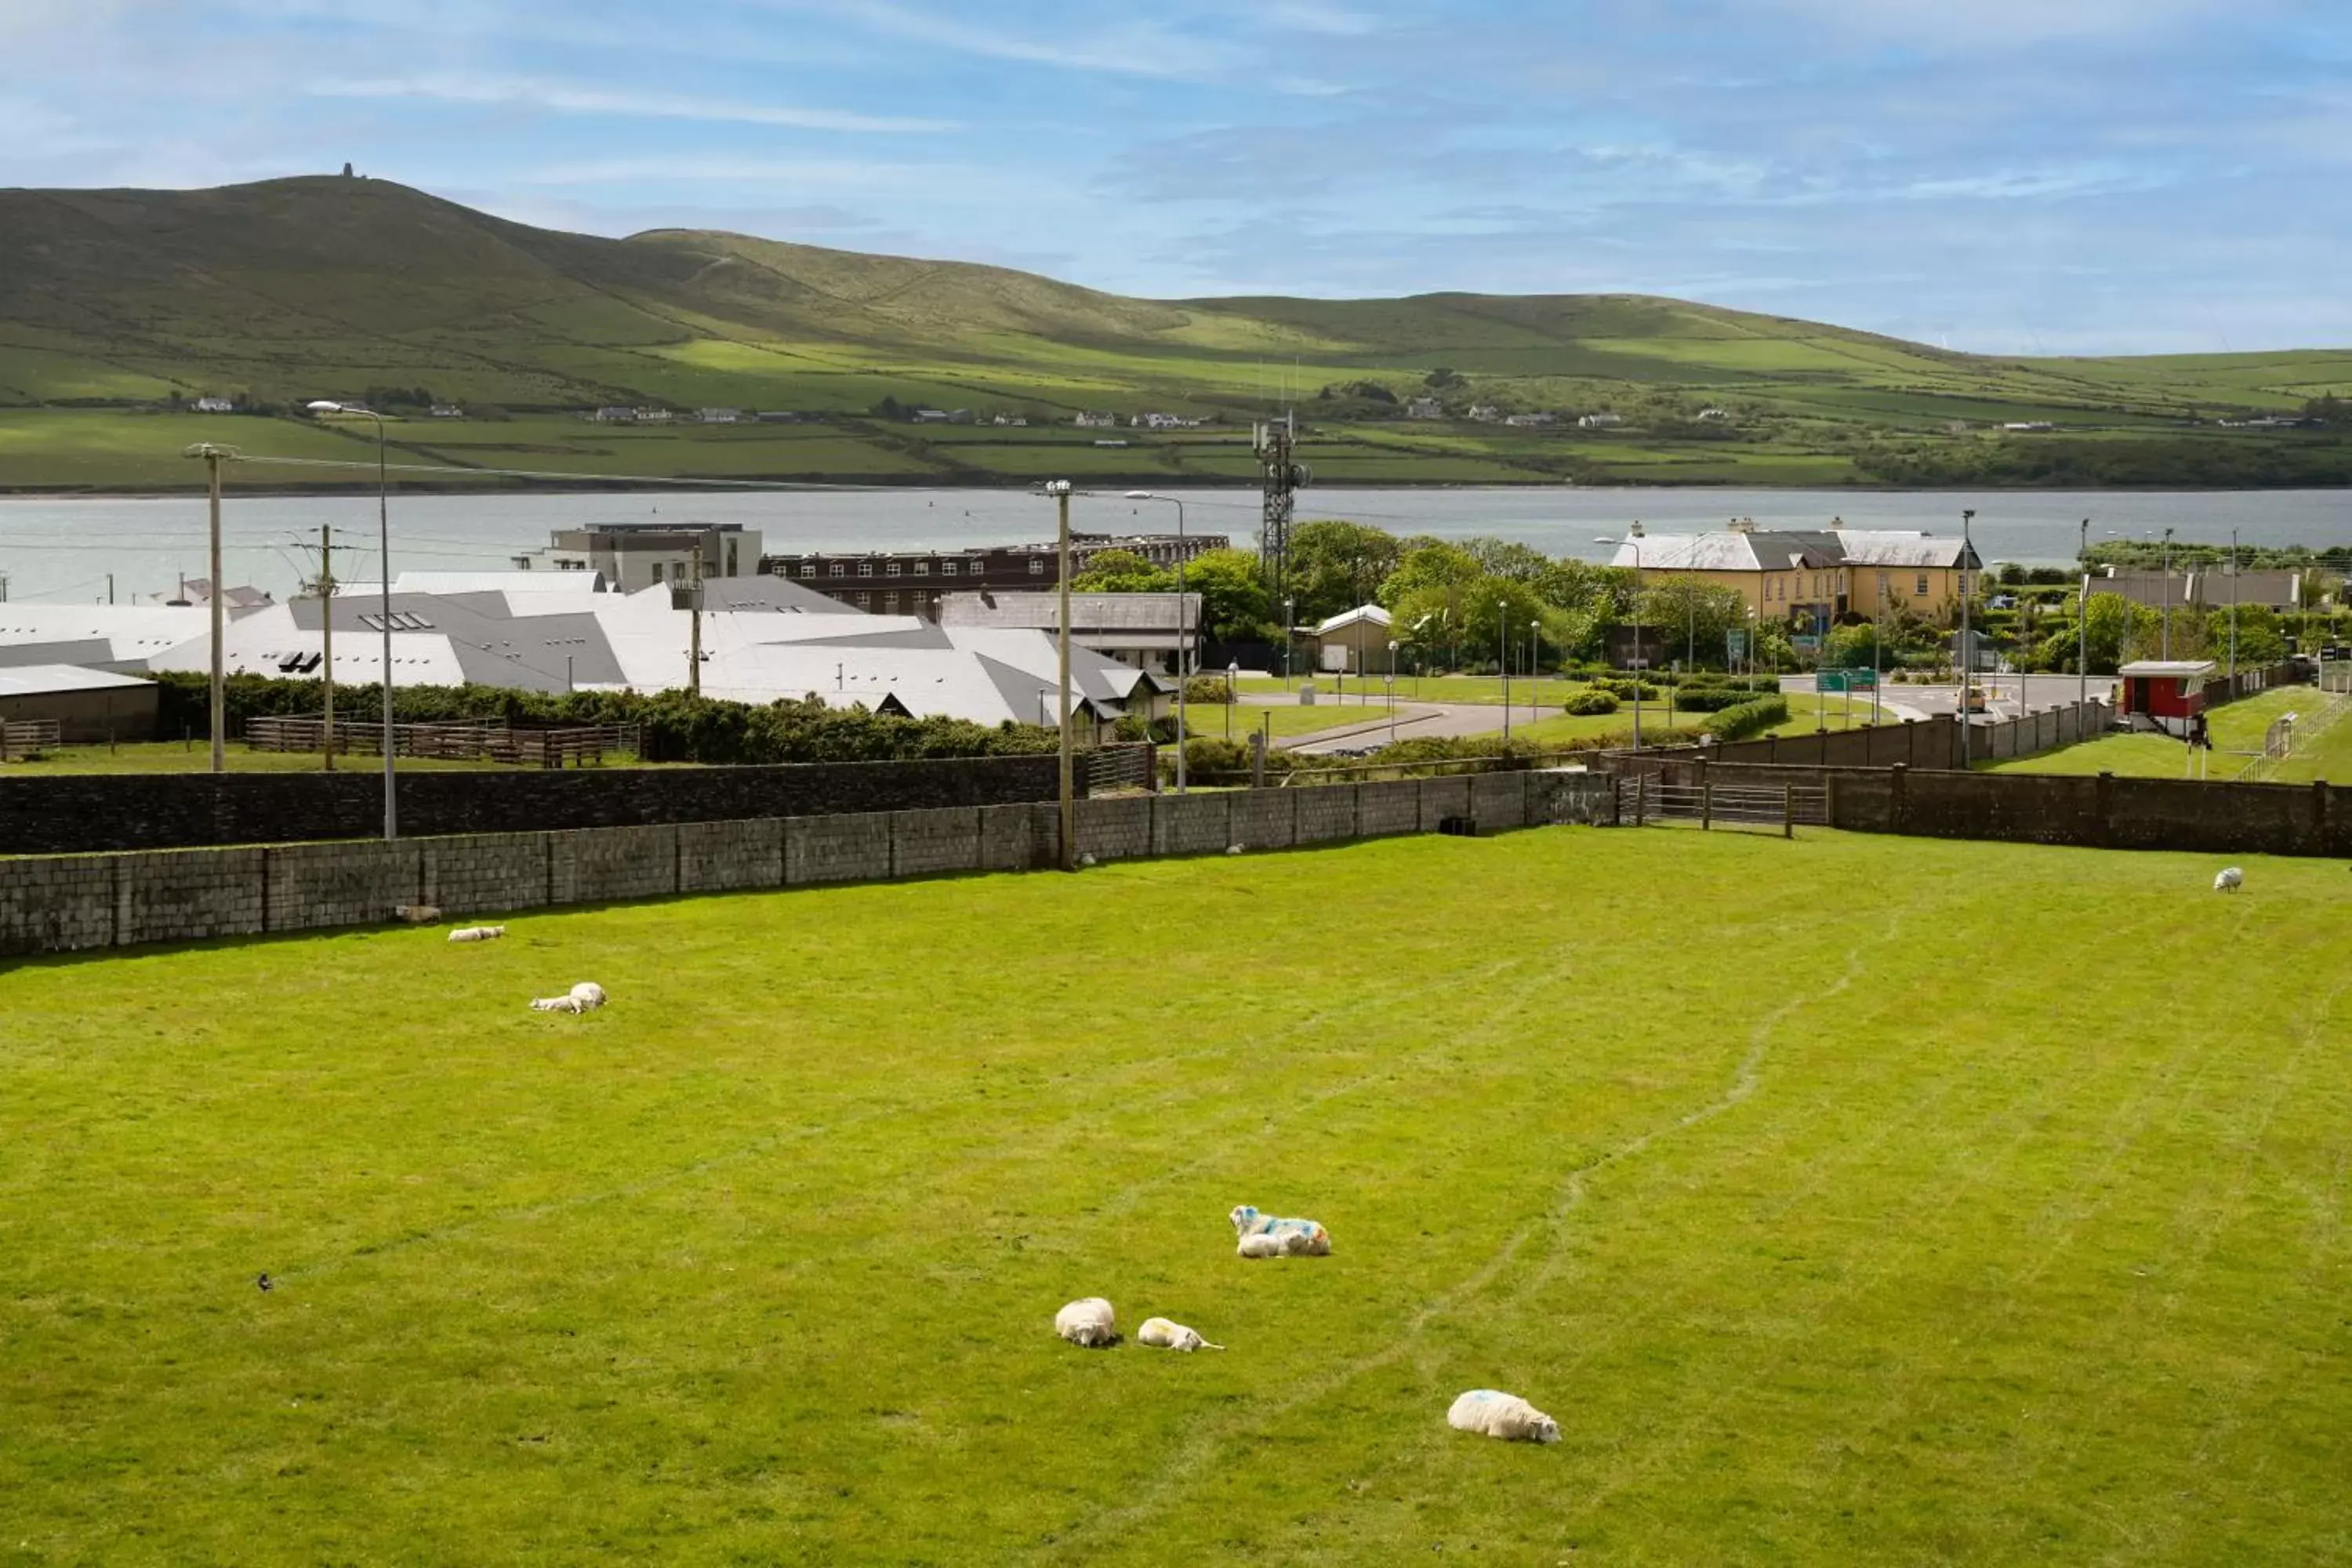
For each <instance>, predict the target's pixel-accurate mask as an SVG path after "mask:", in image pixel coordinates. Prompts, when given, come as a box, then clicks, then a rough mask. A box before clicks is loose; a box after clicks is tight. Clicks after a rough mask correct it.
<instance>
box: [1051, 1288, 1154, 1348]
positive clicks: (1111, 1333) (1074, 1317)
mask: <svg viewBox="0 0 2352 1568" xmlns="http://www.w3.org/2000/svg"><path fill="white" fill-rule="evenodd" d="M1153 1321H1158V1320H1157V1319H1155V1320H1153ZM1054 1331H1055V1333H1057V1334H1059V1335H1061V1336H1062V1337H1063V1338H1064V1339H1066V1340H1067V1341H1069V1342H1071V1343H1072V1344H1074V1345H1079V1346H1082V1347H1084V1348H1085V1349H1087V1350H1101V1349H1103V1348H1105V1347H1107V1346H1109V1345H1115V1344H1117V1343H1118V1319H1117V1318H1116V1317H1114V1316H1113V1315H1112V1313H1111V1309H1110V1303H1109V1302H1108V1301H1106V1300H1103V1299H1102V1298H1101V1297H1100V1296H1089V1297H1087V1299H1086V1300H1083V1301H1073V1302H1071V1303H1070V1304H1069V1305H1068V1306H1066V1307H1065V1308H1063V1309H1062V1310H1060V1311H1058V1312H1056V1313H1055V1314H1054Z"/></svg>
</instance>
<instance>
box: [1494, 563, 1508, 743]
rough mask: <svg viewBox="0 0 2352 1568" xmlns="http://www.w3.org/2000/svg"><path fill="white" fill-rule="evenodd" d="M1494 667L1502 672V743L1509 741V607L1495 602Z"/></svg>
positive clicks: (1503, 603) (1501, 602)
mask: <svg viewBox="0 0 2352 1568" xmlns="http://www.w3.org/2000/svg"><path fill="white" fill-rule="evenodd" d="M1495 665H1496V668H1498V669H1500V670H1501V671H1502V672H1503V743H1504V744H1505V745H1508V744H1509V743H1510V740H1511V606H1510V605H1508V604H1507V603H1506V602H1504V601H1503V600H1501V599H1497V600H1496V601H1495Z"/></svg>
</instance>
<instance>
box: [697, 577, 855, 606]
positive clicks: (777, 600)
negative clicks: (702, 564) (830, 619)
mask: <svg viewBox="0 0 2352 1568" xmlns="http://www.w3.org/2000/svg"><path fill="white" fill-rule="evenodd" d="M702 607H703V608H704V609H706V610H774V611H776V612H778V613H780V614H784V615H803V616H862V615H864V614H865V613H866V612H865V611H863V610H861V609H859V608H857V607H856V605H845V604H843V603H842V602H841V601H840V600H838V599H828V598H826V597H825V596H824V595H823V594H820V593H818V592H817V591H816V590H815V589H814V588H803V587H802V586H801V585H800V584H798V583H794V582H792V581H790V580H789V579H786V578H782V577H778V576H773V575H772V574H767V573H761V574H759V575H757V576H752V577H706V578H704V579H703V580H702Z"/></svg>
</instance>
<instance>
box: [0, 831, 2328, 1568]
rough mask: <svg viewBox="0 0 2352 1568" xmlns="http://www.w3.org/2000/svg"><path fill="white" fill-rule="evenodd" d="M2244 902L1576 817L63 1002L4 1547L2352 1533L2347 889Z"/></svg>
mask: <svg viewBox="0 0 2352 1568" xmlns="http://www.w3.org/2000/svg"><path fill="white" fill-rule="evenodd" d="M2244 864H2245V866H2246V868H2247V872H2248V875H2247V886H2246V889H2245V891H2244V892H2243V893H2242V894H2241V895H2238V896H2236V897H2221V896H2217V895H2215V894H2214V893H2212V892H2211V891H2210V890H2209V884H2210V879H2211V875H2212V872H2213V870H2214V868H2215V865H2214V863H2213V862H2210V861H2209V860H2206V859H2203V858H2189V857H2177V856H2167V855H2126V854H2103V853H2099V852H2094V851H2076V850H2064V849H2050V848H2037V847H2022V846H1998V845H1981V844H1953V843H1942V842H1936V841H1927V840H1917V839H1899V838H1892V837H1887V838H1873V837H1848V836H1842V835H1835V834H1830V833H1826V832H1821V833H1807V834H1804V835H1801V837H1798V838H1797V839H1796V840H1794V841H1793V842H1784V841H1781V840H1780V839H1778V838H1769V837H1743V836H1740V835H1738V834H1735V833H1713V834H1701V833H1698V832H1696V831H1695V830H1689V829H1681V828H1651V829H1645V830H1633V829H1626V830H1618V831H1601V830H1592V829H1573V828H1554V829H1541V830H1537V831H1531V832H1526V833H1520V834H1515V835H1511V836H1507V837H1499V838H1492V839H1455V838H1438V837H1428V838H1415V839H1403V840H1391V841H1388V842H1383V843H1378V844H1370V845H1361V846H1353V847H1337V848H1331V849H1327V850H1320V851H1312V852H1299V853H1287V854H1276V855H1266V856H1246V857H1242V858H1225V857H1216V858H1209V859H1203V860H1192V861H1160V862H1142V863H1129V864H1120V865H1113V866H1108V867H1104V868H1099V869H1096V870H1092V871H1089V872H1087V873H1083V874H1081V875H1079V876H1077V877H1076V878H1066V877H1058V876H1053V875H1045V874H1039V875H1031V876H1020V877H996V878H972V879H956V880H948V881H933V882H921V883H902V884H889V885H875V886H860V887H845V888H836V889H816V890H802V891H792V892H786V893H781V894H772V895H747V896H742V897H736V898H720V899H705V900H690V901H676V902H667V903H658V904H646V905H637V906H628V907H614V908H608V909H603V910H581V911H573V912H562V913H558V912H548V913H542V914H536V915H527V916H519V917H517V918H516V919H515V921H514V922H513V925H512V929H511V933H510V934H509V937H508V938H507V939H506V940H505V941H504V942H490V943H485V944H480V945H478V946H470V947H468V946H458V947H453V946H451V945H449V944H448V943H446V942H444V941H443V940H442V938H441V933H440V932H438V931H430V930H425V931H412V930H405V929H402V930H386V931H363V932H352V933H348V934H340V935H332V936H325V937H314V938H309V939H302V940H284V941H261V942H236V943H223V944H217V945H210V946H199V947H191V948H183V949H159V950H152V951H145V952H130V953H123V954H117V955H113V956H110V957H103V958H84V959H77V960H70V961H68V960H58V961H42V962H33V963H22V964H18V965H16V966H15V967H13V968H11V969H8V970H6V971H5V972H0V1341H5V1355H0V1500H5V1505H0V1517H5V1531H0V1562H6V1563H96V1562H106V1563H178V1562H191V1561H204V1562H225V1561H236V1562H240V1563H320V1562H339V1563H340V1562H351V1563H391V1562H400V1563H524V1562H530V1563H540V1562H544V1563H567V1562H580V1561H586V1560H590V1559H594V1560H599V1561H625V1562H644V1563H734V1562H812V1563H815V1562H824V1563H854V1562H867V1561H889V1562H893V1563H992V1562H1039V1563H1139V1564H1141V1563H1206V1562H1217V1561H1242V1560H1246V1561H1257V1562H1266V1563H1402V1562H1408V1561H1411V1562H1430V1561H1433V1560H1443V1561H1447V1562H1459V1561H1462V1560H1463V1558H1464V1555H1465V1554H1467V1553H1470V1552H1473V1551H1474V1550H1475V1551H1476V1552H1478V1555H1477V1556H1475V1557H1474V1558H1471V1559H1470V1560H1472V1561H1479V1562H1489V1563H1558V1562H1561V1561H1571V1562H1576V1563H1714V1562H1731V1561H1780V1562H1881V1563H1885V1562H1903V1563H1962V1562H1965V1563H1999V1562H2011V1563H2025V1562H2051V1561H2067V1562H2116V1563H2217V1562H2227V1563H2322V1562H2344V1561H2347V1560H2352V1503H2347V1500H2346V1496H2345V1490H2344V1486H2343V1479H2344V1468H2343V1449H2342V1436H2343V1433H2344V1431H2345V1429H2346V1426H2347V1420H2352V1378H2347V1375H2346V1372H2347V1365H2346V1357H2347V1352H2352V1310H2347V1306H2346V1302H2347V1300H2352V1247H2347V1239H2352V1237H2347V1221H2346V1211H2347V1196H2352V1193H2348V1192H2347V1188H2352V1059H2347V1056H2346V1054H2345V1052H2344V1051H2343V1049H2342V1041H2343V1039H2344V1038H2345V1031H2346V1026H2347V1023H2352V1003H2347V997H2346V991H2347V970H2346V968H2345V965H2344V963H2343V961H2342V954H2341V951H2340V940H2341V939H2340V932H2341V930H2342V919H2341V910H2342V903H2343V900H2344V897H2345V888H2344V882H2345V877H2344V869H2343V868H2342V866H2340V865H2337V864H2332V863H2325V862H2317V861H2312V862H2287V861H2266V860H2248V861H2246V862H2244ZM1498 917H1499V918H1498ZM1956 955H1965V962H1955V959H1956ZM587 978H593V979H596V980H599V981H601V982H602V983H603V984H604V985H605V986H606V987H607V988H608V989H609V990H610V991H611V993H612V994H613V998H614V1002H613V1005H611V1006H610V1007H608V1008H607V1009H605V1010H604V1012H602V1013H600V1014H594V1015H590V1016H585V1017H579V1018H574V1017H569V1016H547V1015H539V1014H532V1013H530V1012H527V1011H525V1010H524V1008H523V1005H522V1004H523V1002H524V1000H525V999H526V998H528V997H530V996H533V995H541V994H549V993H551V992H552V991H555V990H559V989H562V988H563V987H565V986H568V985H570V984H572V982H574V981H576V980H581V979H587ZM1244 1202H1247V1203H1255V1204H1257V1205H1260V1206H1262V1207H1265V1208H1267V1209H1269V1210H1275V1211H1279V1212H1283V1213H1288V1214H1305V1215H1312V1216H1314V1217H1315V1218H1318V1219H1319V1220H1321V1221H1323V1222H1324V1223H1325V1224H1326V1225H1328V1226H1329V1227H1330V1230H1331V1234H1332V1236H1333V1237H1334V1243H1335V1247H1334V1251H1333V1254H1332V1256H1330V1257H1329V1258H1319V1259H1294V1260H1288V1261H1283V1262H1267V1263H1246V1262H1243V1261H1241V1260H1239V1259H1237V1258H1234V1256H1233V1238H1232V1233H1231V1230H1230V1228H1229V1226H1227V1224H1226V1221H1225V1217H1224V1216H1225V1211H1226V1210H1227V1209H1228V1208H1230V1207H1231V1206H1232V1205H1234V1204H1236V1203H1244ZM264 1272H267V1273H268V1275H269V1276H270V1277H271V1279H272V1282H273V1285H274V1289H270V1290H268V1291H266V1292H265V1291H263V1290H261V1289H257V1284H256V1280H257V1276H259V1275H261V1274H262V1273H264ZM1097 1293H1099V1294H1102V1295H1106V1296H1108V1297H1109V1298H1110V1299H1111V1300H1113V1301H1114V1302H1115V1303H1116V1305H1117V1307H1118V1313H1119V1318H1120V1322H1121V1326H1122V1327H1123V1328H1125V1329H1126V1330H1128V1331H1129V1332H1130V1333H1131V1332H1132V1331H1133V1330H1134V1327H1135V1325H1136V1324H1137V1323H1139V1321H1141V1320H1142V1319H1143V1318H1144V1317H1145V1316H1147V1315H1150V1314H1152V1313H1160V1314H1165V1315H1167V1316H1169V1317H1172V1318H1174V1319H1176V1320H1178V1321H1181V1322H1186V1323H1190V1324H1192V1325H1193V1326H1194V1327H1197V1328H1199V1329H1201V1330H1202V1331H1203V1332H1205V1333H1206V1334H1207V1335H1208V1336H1209V1337H1210V1338H1211V1339H1213V1340H1215V1341H1217V1342H1221V1343H1223V1344H1225V1345H1227V1346H1229V1347H1231V1348H1230V1349H1228V1350H1226V1351H1225V1352H1223V1353H1212V1352H1203V1353H1201V1354H1198V1355H1194V1356H1191V1357H1185V1356H1179V1355H1174V1354H1171V1353H1168V1352H1158V1351H1150V1350H1144V1349H1141V1348H1139V1347H1137V1346H1136V1345H1134V1344H1133V1343H1132V1342H1129V1343H1128V1344H1124V1345H1121V1346H1119V1347H1118V1348H1117V1349H1115V1350H1111V1351H1108V1352H1083V1351H1079V1350H1076V1349H1073V1348H1071V1347H1069V1346H1066V1345H1064V1344H1062V1343H1060V1342H1057V1341H1056V1340H1055V1338H1054V1337H1053V1334H1052V1332H1051V1330H1050V1327H1049V1325H1050V1323H1051V1321H1052V1318H1053V1314H1054V1311H1055V1309H1056V1308H1057V1307H1059V1306H1060V1305H1061V1304H1062V1303H1063V1302H1065V1301H1066V1300H1071V1299H1073V1298H1076V1297H1080V1296H1087V1295H1093V1294H1097ZM1475 1387H1495V1388H1502V1389H1507V1390H1509V1391H1512V1392H1515V1393H1517V1394H1523V1395H1525V1396H1527V1397H1528V1398H1529V1399H1531V1400H1533V1401H1534V1402H1535V1403H1536V1404H1537V1405H1539V1406H1541V1407H1542V1408H1544V1409H1546V1410H1548V1411H1549V1412H1550V1413H1551V1414H1552V1415H1555V1416H1556V1417H1557V1418H1558V1419H1559V1423H1560V1426H1561V1428H1562V1431H1563V1434H1564V1440H1563V1441H1562V1442H1561V1443H1560V1444H1559V1446H1557V1447H1533V1446H1523V1445H1508V1444H1501V1443H1495V1442H1490V1441H1486V1440H1483V1439H1478V1438H1473V1437H1469V1436H1463V1435H1461V1434H1457V1433H1454V1432H1451V1431H1449V1430H1448V1429H1447V1428H1446V1426H1445V1425H1444V1413H1445V1409H1446V1405H1447V1404H1448V1403H1449V1402H1450V1401H1451V1400H1452V1399H1453V1398H1454V1395H1455V1394H1458V1393H1460V1392H1461V1391H1463V1390H1465V1389H1469V1388H1475Z"/></svg>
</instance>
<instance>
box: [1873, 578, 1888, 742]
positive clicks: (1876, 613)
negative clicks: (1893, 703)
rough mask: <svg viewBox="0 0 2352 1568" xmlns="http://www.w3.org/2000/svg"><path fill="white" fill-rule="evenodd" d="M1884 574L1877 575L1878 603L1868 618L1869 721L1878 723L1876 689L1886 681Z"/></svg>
mask: <svg viewBox="0 0 2352 1568" xmlns="http://www.w3.org/2000/svg"><path fill="white" fill-rule="evenodd" d="M1885 626H1886V574H1885V573H1884V572H1881V573H1880V574H1878V603H1876V604H1875V605H1872V606H1871V616H1870V721H1871V722H1872V723H1873V724H1876V723H1877V722H1878V689H1879V687H1880V686H1882V685H1884V684H1885V680H1886V650H1885V647H1882V646H1881V645H1882V644H1883V643H1884V642H1885V636H1886V633H1885Z"/></svg>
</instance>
